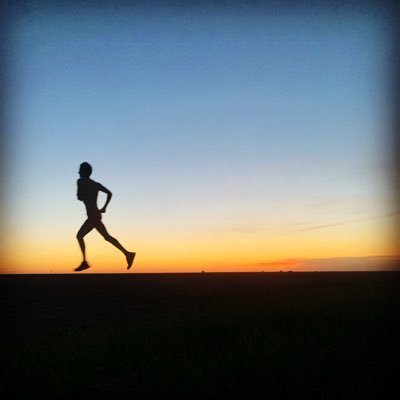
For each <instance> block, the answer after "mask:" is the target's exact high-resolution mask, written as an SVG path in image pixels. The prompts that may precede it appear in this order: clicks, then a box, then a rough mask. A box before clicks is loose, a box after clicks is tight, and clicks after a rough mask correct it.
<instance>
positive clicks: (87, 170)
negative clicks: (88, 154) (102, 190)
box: [79, 162, 92, 178]
mask: <svg viewBox="0 0 400 400" xmlns="http://www.w3.org/2000/svg"><path fill="white" fill-rule="evenodd" d="M91 174H92V166H91V165H90V164H89V163H87V162H83V163H82V164H81V165H80V168H79V175H80V176H81V178H89V176H90V175H91Z"/></svg>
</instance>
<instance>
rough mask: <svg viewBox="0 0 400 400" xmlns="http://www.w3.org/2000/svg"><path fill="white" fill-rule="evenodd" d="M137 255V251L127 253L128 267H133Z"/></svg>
mask: <svg viewBox="0 0 400 400" xmlns="http://www.w3.org/2000/svg"><path fill="white" fill-rule="evenodd" d="M135 256H136V253H131V252H128V254H127V255H126V262H127V263H128V267H127V269H129V268H130V267H132V264H133V260H134V259H135Z"/></svg>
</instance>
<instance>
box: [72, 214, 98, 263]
mask: <svg viewBox="0 0 400 400" xmlns="http://www.w3.org/2000/svg"><path fill="white" fill-rule="evenodd" d="M93 228H94V225H93V222H91V221H89V220H88V219H87V220H86V221H85V222H84V223H83V225H82V226H81V227H80V229H79V231H78V233H77V234H76V238H77V239H78V242H79V246H80V248H81V251H82V256H83V261H86V249H85V242H84V240H83V238H84V236H86V235H87V234H88V233H89V232H90V231H91V230H92V229H93Z"/></svg>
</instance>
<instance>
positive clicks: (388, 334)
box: [0, 272, 400, 399]
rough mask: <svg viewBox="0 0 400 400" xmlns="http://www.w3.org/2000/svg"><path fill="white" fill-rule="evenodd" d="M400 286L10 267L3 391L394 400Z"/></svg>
mask: <svg viewBox="0 0 400 400" xmlns="http://www.w3.org/2000/svg"><path fill="white" fill-rule="evenodd" d="M399 283H400V273H396V272H375V273H275V274H273V273H252V274H165V275H150V274H149V275H140V274H129V275H36V276H34V275H31V276H26V275H25V276H22V275H20V276H6V275H3V276H0V304H1V316H2V334H1V345H0V355H1V361H0V367H1V371H0V374H1V375H0V379H1V389H2V393H5V391H6V390H8V391H9V393H10V395H9V396H8V398H10V399H27V398H52V399H56V398H66V399H67V398H68V399H74V398H83V399H98V398H107V399H119V398H130V399H134V398H187V399H190V398H200V397H202V398H206V397H207V398H222V399H225V398H232V397H233V396H235V395H236V396H241V397H244V396H246V398H271V399H279V398H287V397H289V396H291V397H294V396H296V398H299V397H300V396H304V395H308V396H309V397H310V398H321V399H324V398H332V399H334V398H335V399H336V398H337V399H339V398H343V399H344V398H346V399H357V398H371V397H373V398H389V397H387V393H388V391H389V389H390V388H391V387H396V385H397V381H398V376H399V375H398V374H399V371H400V358H399V343H400V340H399V339H400V337H399V333H400V330H399V326H398V325H399V324H398V322H399V320H400V293H399V288H400V285H399ZM77 396H79V397H77Z"/></svg>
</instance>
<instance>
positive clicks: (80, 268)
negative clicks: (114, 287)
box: [74, 261, 90, 271]
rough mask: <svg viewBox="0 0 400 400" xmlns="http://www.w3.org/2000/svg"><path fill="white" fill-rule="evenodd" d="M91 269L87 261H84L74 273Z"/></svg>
mask: <svg viewBox="0 0 400 400" xmlns="http://www.w3.org/2000/svg"><path fill="white" fill-rule="evenodd" d="M88 268H90V265H89V264H88V263H87V262H86V261H82V263H81V265H80V266H79V267H77V268H75V269H74V271H84V270H85V269H88Z"/></svg>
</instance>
